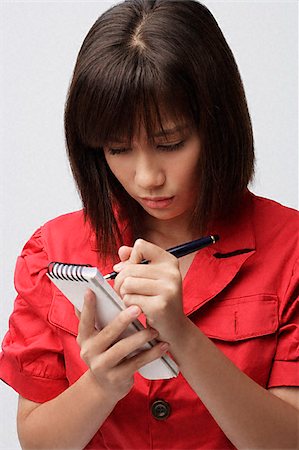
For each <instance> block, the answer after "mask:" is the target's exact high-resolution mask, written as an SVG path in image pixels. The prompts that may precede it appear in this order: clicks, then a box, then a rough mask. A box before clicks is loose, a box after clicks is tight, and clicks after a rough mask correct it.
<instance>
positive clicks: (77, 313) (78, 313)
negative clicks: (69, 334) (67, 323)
mask: <svg viewBox="0 0 299 450" xmlns="http://www.w3.org/2000/svg"><path fill="white" fill-rule="evenodd" d="M74 309H75V314H76V316H77V317H78V319H79V320H80V317H81V313H80V311H79V309H77V308H74Z"/></svg>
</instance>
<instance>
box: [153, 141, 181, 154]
mask: <svg viewBox="0 0 299 450" xmlns="http://www.w3.org/2000/svg"><path fill="white" fill-rule="evenodd" d="M184 145H185V141H180V142H176V143H175V144H168V145H157V148H158V149H159V150H162V151H163V152H173V151H175V150H179V149H180V148H183V147H184Z"/></svg>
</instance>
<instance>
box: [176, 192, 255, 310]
mask: <svg viewBox="0 0 299 450" xmlns="http://www.w3.org/2000/svg"><path fill="white" fill-rule="evenodd" d="M253 214H254V202H253V195H252V194H251V193H250V192H249V191H246V193H245V194H244V196H243V199H242V202H241V203H240V205H239V207H238V209H237V210H236V211H235V212H234V213H233V214H231V215H230V217H228V218H226V219H223V220H221V221H218V222H215V223H214V225H213V226H212V227H211V229H210V233H209V234H218V235H219V237H220V239H219V241H217V242H216V243H215V244H214V245H212V246H209V247H206V248H205V249H203V250H201V251H200V252H198V253H197V254H196V256H195V258H194V260H193V262H192V264H191V266H190V268H189V271H188V272H187V274H186V277H185V279H184V282H183V298H184V311H185V314H191V313H192V312H194V311H196V310H197V309H198V308H200V307H201V306H203V305H204V304H206V303H207V302H208V301H210V300H212V299H213V298H214V297H215V296H216V295H218V294H219V293H220V292H221V291H223V290H224V289H225V288H226V287H227V286H228V285H229V284H230V283H231V282H232V281H233V279H234V278H235V276H236V275H237V273H238V272H239V271H240V269H241V267H242V266H243V264H244V263H245V261H246V260H247V259H248V258H249V257H250V256H252V255H253V254H254V253H255V236H254V227H253V222H252V220H253Z"/></svg>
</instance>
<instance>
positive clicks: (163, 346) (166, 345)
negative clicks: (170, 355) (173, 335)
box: [160, 342, 169, 352]
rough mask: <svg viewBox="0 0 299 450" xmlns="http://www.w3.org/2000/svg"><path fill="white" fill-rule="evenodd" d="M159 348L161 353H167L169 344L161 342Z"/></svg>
mask: <svg viewBox="0 0 299 450" xmlns="http://www.w3.org/2000/svg"><path fill="white" fill-rule="evenodd" d="M160 348H161V350H162V352H167V350H168V349H169V344H168V343H167V342H163V344H162V345H161V347H160Z"/></svg>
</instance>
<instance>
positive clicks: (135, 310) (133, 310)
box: [128, 306, 140, 317]
mask: <svg viewBox="0 0 299 450" xmlns="http://www.w3.org/2000/svg"><path fill="white" fill-rule="evenodd" d="M128 310H129V314H130V316H131V317H138V316H139V314H140V308H139V307H138V306H130V307H129V308H128Z"/></svg>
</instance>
